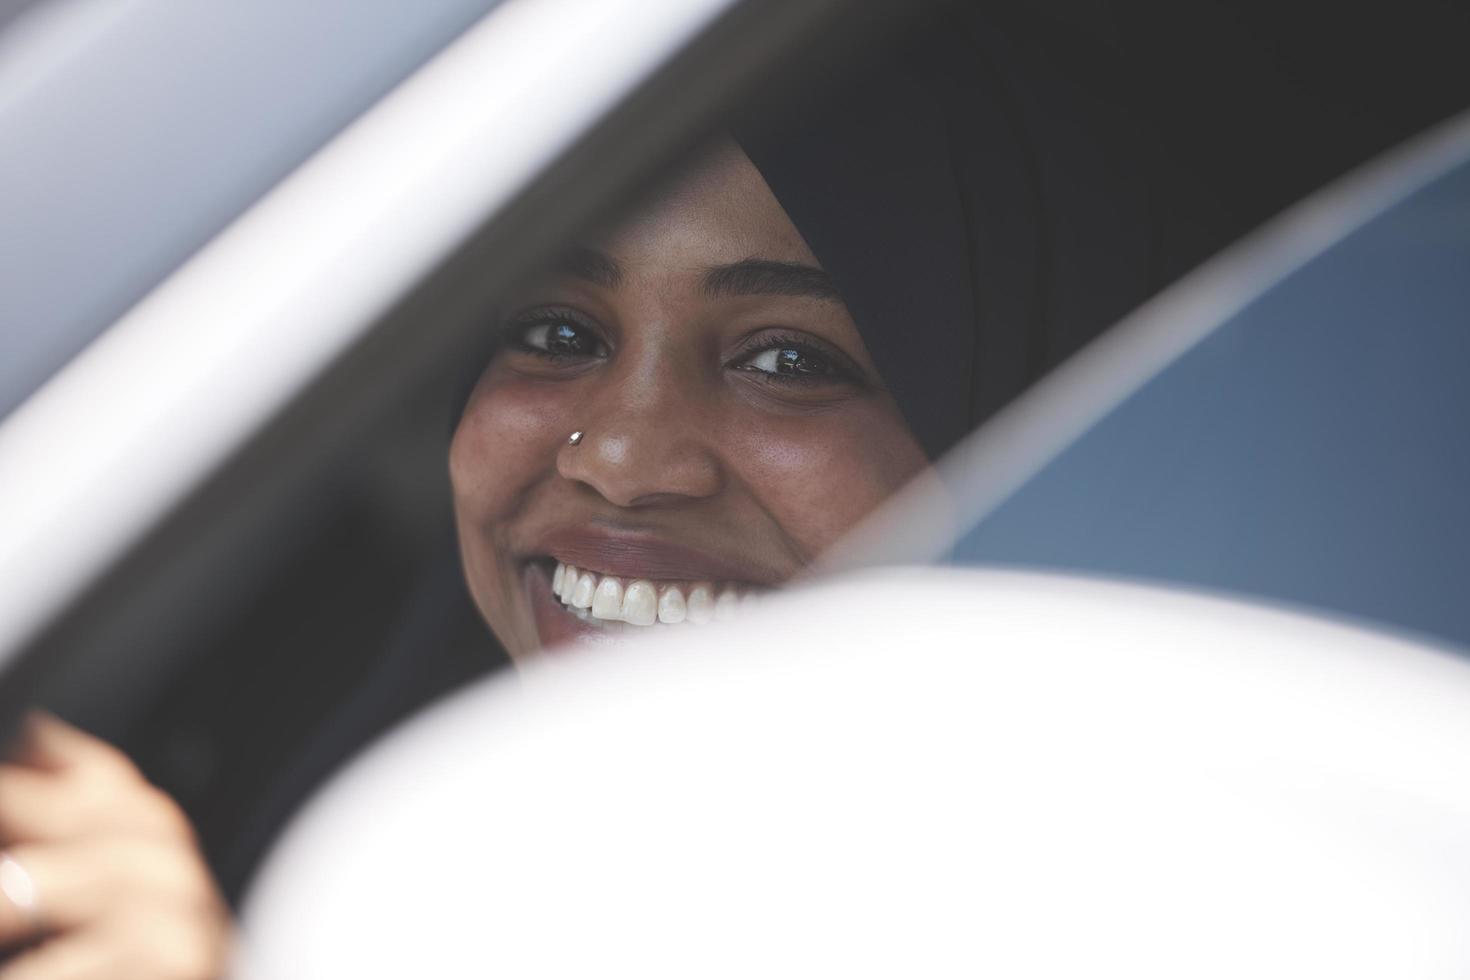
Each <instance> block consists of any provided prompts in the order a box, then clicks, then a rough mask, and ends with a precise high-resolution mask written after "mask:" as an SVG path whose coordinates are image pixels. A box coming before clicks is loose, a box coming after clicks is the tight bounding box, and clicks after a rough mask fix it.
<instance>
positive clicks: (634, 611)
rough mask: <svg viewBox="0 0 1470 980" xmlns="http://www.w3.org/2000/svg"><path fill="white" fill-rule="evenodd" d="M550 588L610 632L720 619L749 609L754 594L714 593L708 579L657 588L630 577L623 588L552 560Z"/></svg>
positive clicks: (570, 609) (726, 589) (730, 587)
mask: <svg viewBox="0 0 1470 980" xmlns="http://www.w3.org/2000/svg"><path fill="white" fill-rule="evenodd" d="M551 591H552V593H553V594H555V595H556V597H557V598H558V599H560V600H561V602H562V604H563V605H565V606H566V607H567V611H568V612H569V613H572V614H574V615H576V616H577V617H578V618H579V619H582V620H586V621H592V620H598V621H600V623H601V624H603V625H604V627H605V628H606V629H611V630H613V631H614V632H617V631H618V630H621V629H624V628H626V627H624V626H622V625H620V624H622V623H626V624H627V625H628V626H638V627H645V626H654V625H655V624H661V625H674V624H676V623H696V624H703V623H709V622H726V621H728V620H732V619H736V618H737V617H738V616H739V615H740V614H742V613H745V612H747V611H749V609H750V608H751V607H752V606H753V605H754V604H755V603H756V601H757V600H758V597H759V593H756V592H751V591H746V592H743V593H742V592H741V591H740V590H738V589H736V587H735V586H733V585H726V586H724V587H723V588H721V589H720V590H719V592H718V594H716V591H715V586H714V585H712V584H711V583H709V582H697V583H694V584H693V585H692V586H690V587H689V591H688V595H687V598H686V595H685V592H684V589H683V588H681V587H680V586H677V585H665V586H662V587H660V586H659V585H656V584H655V583H653V582H651V581H649V580H648V579H636V580H634V581H632V582H630V583H628V584H627V585H626V586H624V585H623V580H622V579H620V578H618V577H617V576H614V575H597V574H595V573H593V572H588V571H583V570H582V569H579V568H577V567H576V566H575V565H567V564H564V563H562V562H557V563H556V568H555V570H554V571H553V572H552V576H551Z"/></svg>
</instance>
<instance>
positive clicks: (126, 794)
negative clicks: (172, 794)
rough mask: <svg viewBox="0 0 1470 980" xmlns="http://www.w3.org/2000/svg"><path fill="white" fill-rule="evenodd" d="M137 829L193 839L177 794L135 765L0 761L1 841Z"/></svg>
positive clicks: (148, 833)
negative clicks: (56, 766)
mask: <svg viewBox="0 0 1470 980" xmlns="http://www.w3.org/2000/svg"><path fill="white" fill-rule="evenodd" d="M124 833H132V834H139V835H142V836H150V837H167V838H170V839H180V840H192V839H193V831H192V830H190V828H189V823H188V820H187V819H186V818H185V817H184V814H183V812H182V811H181V810H180V809H179V807H178V805H177V804H176V803H174V801H173V800H171V799H169V797H168V796H167V795H165V794H164V793H163V792H162V791H160V790H159V789H157V788H155V787H154V786H152V785H150V784H149V783H148V782H147V781H146V780H144V779H143V777H142V776H140V775H138V774H137V772H136V770H134V771H132V772H115V773H113V774H112V775H111V776H108V775H104V774H98V773H97V772H95V771H93V770H91V769H88V770H72V771H67V772H56V771H49V770H41V769H34V768H31V767H29V766H24V765H3V764H0V841H3V842H5V843H6V844H14V843H16V842H35V841H61V840H69V839H72V838H76V837H85V836H91V835H97V834H103V835H108V834H124Z"/></svg>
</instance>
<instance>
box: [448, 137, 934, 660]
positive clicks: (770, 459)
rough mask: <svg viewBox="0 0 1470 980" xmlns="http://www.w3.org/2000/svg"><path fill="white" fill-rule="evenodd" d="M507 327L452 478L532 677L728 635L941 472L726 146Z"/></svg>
mask: <svg viewBox="0 0 1470 980" xmlns="http://www.w3.org/2000/svg"><path fill="white" fill-rule="evenodd" d="M505 309H506V310H507V313H508V315H506V316H505V317H504V319H503V320H502V322H501V323H500V325H499V326H498V329H499V330H500V331H501V346H500V349H499V351H498V352H497V353H496V355H495V356H494V357H493V358H492V360H491V362H490V364H489V366H488V367H487V368H486V370H485V372H484V374H483V375H482V376H481V377H480V379H479V381H478V383H477V384H476V385H475V388H474V391H473V393H472V394H471V396H470V399H469V403H468V405H467V407H466V408H465V411H464V416H463V418H462V420H461V422H460V424H459V427H458V429H457V431H456V433H455V437H454V441H453V443H452V446H451V450H450V472H451V477H452V482H453V486H454V497H455V509H456V513H457V518H458V525H459V538H460V545H461V552H462V556H463V560H464V566H465V571H466V577H467V579H468V582H469V586H470V591H471V593H472V595H473V596H474V599H475V602H476V604H477V605H478V607H479V609H480V611H481V613H482V615H483V616H484V617H485V619H486V621H487V622H488V623H489V624H490V625H491V627H492V628H493V629H494V630H495V632H496V634H497V636H498V637H499V638H500V640H501V642H502V643H503V644H504V645H505V647H506V649H507V650H508V651H509V652H510V654H511V655H512V657H514V658H516V659H518V660H519V659H521V658H524V657H526V656H527V655H529V654H530V653H532V652H533V651H536V650H538V649H541V648H544V647H549V646H557V645H561V644H564V643H567V642H568V641H571V640H574V639H576V640H597V639H602V638H604V637H606V636H607V635H609V633H610V632H614V631H617V630H618V629H620V628H626V627H627V626H630V625H631V626H636V627H652V626H654V625H655V624H662V625H670V626H672V625H675V624H680V623H693V624H698V623H704V622H708V621H710V620H711V619H723V618H727V617H729V616H731V615H733V613H734V611H735V609H736V607H737V605H738V604H739V602H740V601H741V600H743V599H746V598H748V597H749V596H751V595H753V594H755V593H756V592H758V591H760V590H762V589H767V588H771V587H773V586H775V585H778V584H780V583H781V582H784V581H786V580H787V579H789V578H791V577H792V576H793V575H795V574H796V573H797V572H799V571H800V570H801V569H802V568H803V567H804V566H805V565H806V564H807V563H808V562H810V561H811V560H812V558H813V557H814V556H816V555H817V554H818V553H820V552H821V551H822V549H823V548H825V547H826V546H828V545H829V544H831V543H832V542H833V540H835V539H836V538H837V536H838V535H840V534H841V533H842V532H843V531H845V530H847V529H848V528H849V527H851V526H852V525H853V524H854V523H855V522H856V521H857V520H858V519H859V518H861V517H862V516H863V515H864V514H866V513H867V512H868V511H870V510H871V509H872V508H873V507H875V506H876V505H877V504H878V503H880V502H881V501H882V500H883V499H884V498H885V497H886V496H887V495H889V494H890V493H892V492H893V491H894V490H895V489H897V487H899V486H900V485H901V484H902V483H903V482H904V481H905V480H907V479H908V478H910V477H912V476H913V475H914V474H915V473H916V472H917V471H919V470H920V469H921V468H922V467H923V466H924V465H925V456H924V452H923V450H922V449H921V448H920V446H919V444H918V442H917V441H916V439H915V438H914V436H913V434H912V433H911V432H910V430H909V427H908V425H907V423H906V422H905V420H904V417H903V414H902V413H901V411H900V410H899V407H898V405H897V403H896V402H895V401H894V399H893V396H892V395H891V394H890V393H889V392H888V390H887V389H886V388H885V387H884V385H883V382H882V380H881V377H880V374H879V371H878V368H877V366H876V365H875V364H874V363H873V359H872V356H871V355H870V353H869V352H868V349H867V347H866V345H865V344H864V343H863V339H862V336H861V335H860V334H859V332H858V329H857V326H856V324H855V323H854V322H853V318H852V315H851V314H850V313H849V311H848V309H847V307H846V306H845V305H844V304H843V302H842V299H841V296H840V295H839V293H838V290H837V287H836V285H835V284H834V283H833V281H832V280H831V278H830V277H829V276H828V275H827V274H826V273H825V272H824V271H823V270H822V268H821V266H820V264H819V262H818V261H817V258H816V256H814V255H813V254H812V252H811V249H810V248H809V247H808V246H807V244H806V242H805V241H804V240H803V238H802V236H801V234H800V232H799V231H798V230H797V229H796V227H795V226H794V225H793V224H792V222H791V219H790V218H789V217H788V216H787V214H786V212H785V211H784V210H783V209H782V207H781V205H780V204H779V203H778V202H777V200H776V198H775V196H774V195H773V194H772V192H771V190H770V188H769V187H768V186H767V185H766V183H765V181H764V179H763V178H762V176H761V174H760V172H759V171H758V170H757V169H756V167H755V166H754V165H753V164H752V163H751V161H750V159H749V157H747V156H746V155H745V153H744V152H743V151H742V150H741V149H740V148H739V147H738V146H737V145H736V144H735V143H734V142H733V141H731V140H728V139H726V140H723V141H721V142H720V143H719V144H718V145H717V146H715V147H713V148H711V149H709V150H707V151H706V152H705V153H703V154H701V155H700V156H699V157H698V158H697V160H696V161H695V162H694V163H693V164H692V165H690V166H689V167H688V168H687V169H686V170H684V171H683V172H681V173H680V174H679V175H678V176H677V177H676V178H675V179H673V180H672V181H670V182H669V183H668V184H667V185H666V186H664V187H663V188H662V189H661V190H660V191H659V192H658V193H656V194H655V195H653V196H652V197H651V198H649V199H648V200H646V201H644V202H643V203H642V205H641V206H640V207H638V208H637V209H636V210H635V211H634V212H633V213H632V214H631V215H629V216H627V217H626V218H624V219H623V220H622V221H621V222H619V223H617V224H615V225H614V226H613V227H611V228H608V229H606V230H605V231H604V232H603V233H602V234H598V235H595V236H593V240H592V241H591V242H589V243H587V244H584V245H578V246H576V247H574V248H572V249H571V250H569V251H568V252H567V253H566V254H565V255H564V256H563V259H562V261H561V262H559V263H557V264H556V266H555V268H553V269H552V270H550V271H549V272H548V273H547V274H545V275H544V276H541V277H538V278H537V279H535V280H534V281H533V282H531V283H528V284H527V285H526V286H525V287H523V288H522V289H520V290H518V291H517V292H516V293H515V294H514V295H512V296H510V297H508V298H507V300H506V302H505ZM574 432H581V433H583V435H582V436H581V437H580V438H578V439H575V440H573V439H570V438H569V435H570V434H572V433H574Z"/></svg>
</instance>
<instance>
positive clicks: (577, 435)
mask: <svg viewBox="0 0 1470 980" xmlns="http://www.w3.org/2000/svg"><path fill="white" fill-rule="evenodd" d="M581 441H582V430H581V429H578V430H577V431H576V432H573V433H572V434H571V435H569V436H567V445H569V446H575V445H576V444H577V443H579V442H581Z"/></svg>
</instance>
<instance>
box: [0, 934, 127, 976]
mask: <svg viewBox="0 0 1470 980" xmlns="http://www.w3.org/2000/svg"><path fill="white" fill-rule="evenodd" d="M117 956H118V953H117V950H116V949H114V948H112V947H111V946H110V945H109V944H108V943H107V942H106V940H105V938H104V937H99V936H87V935H83V936H74V937H67V938H66V939H53V940H51V941H49V942H45V943H42V944H41V945H40V946H37V947H36V948H35V949H28V950H26V951H25V952H23V953H21V954H20V955H18V956H16V957H15V958H14V959H11V960H8V961H6V963H5V964H4V966H0V980H102V978H103V977H114V978H117V980H124V977H123V975H122V974H121V973H119V972H118V967H119V964H118V963H117Z"/></svg>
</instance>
